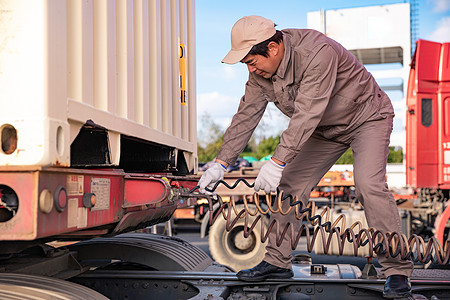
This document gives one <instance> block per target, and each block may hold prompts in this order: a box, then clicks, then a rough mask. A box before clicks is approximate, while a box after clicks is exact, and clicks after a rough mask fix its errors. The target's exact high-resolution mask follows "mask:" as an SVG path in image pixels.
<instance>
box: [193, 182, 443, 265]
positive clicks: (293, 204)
mask: <svg viewBox="0 0 450 300" xmlns="http://www.w3.org/2000/svg"><path fill="white" fill-rule="evenodd" d="M240 182H243V183H244V184H245V185H247V186H248V187H249V188H252V187H253V184H250V183H248V182H247V181H246V180H245V179H243V178H239V179H238V180H236V182H235V183H234V184H233V185H229V184H228V183H226V182H225V181H222V180H220V181H218V182H216V183H215V185H214V186H213V187H212V188H211V189H209V188H206V191H208V192H211V193H212V192H214V191H215V190H216V188H217V187H218V185H219V184H223V185H224V186H225V187H227V188H228V189H234V188H235V187H236V186H237V185H238V184H239V183H240ZM196 189H198V186H197V187H195V188H194V189H192V190H191V191H190V192H193V191H195V190H196ZM287 199H289V207H288V209H287V210H283V208H282V203H283V201H286V200H287ZM209 200H210V199H209ZM252 200H253V204H255V206H256V209H254V210H251V209H250V207H249V203H248V200H247V199H246V198H245V197H244V209H242V210H240V211H238V210H237V208H236V203H235V201H234V200H233V199H231V200H230V202H224V201H223V200H222V198H220V197H218V201H219V204H220V207H219V209H218V211H217V212H216V214H215V215H214V216H213V213H212V212H213V204H212V201H209V210H210V214H209V223H210V225H212V224H214V222H215V221H216V220H217V218H218V217H219V215H222V216H223V218H224V219H225V220H226V221H227V222H226V230H227V231H230V230H231V229H232V228H233V227H234V226H235V224H236V223H237V222H238V221H239V219H241V218H243V219H244V236H245V237H248V236H249V235H250V234H251V233H252V231H253V229H254V228H255V227H256V226H257V223H258V222H259V223H260V226H261V242H263V243H264V242H265V241H266V240H267V239H268V237H269V234H270V233H271V232H272V230H275V233H276V244H277V245H278V246H280V245H281V243H282V241H283V240H284V239H285V238H286V236H287V238H288V239H290V242H291V248H292V250H295V249H296V247H297V245H298V243H299V241H300V237H301V236H302V235H303V234H304V235H305V236H306V246H307V250H308V252H312V250H313V249H314V247H315V244H316V239H317V237H318V236H319V235H320V237H321V242H322V243H321V244H322V249H323V253H324V254H328V253H329V252H330V248H331V246H332V241H333V239H334V240H335V241H336V243H337V245H338V249H339V255H343V252H344V246H345V243H346V242H348V243H350V244H352V245H353V254H354V255H355V256H357V255H358V249H359V248H360V247H364V246H366V245H367V244H368V247H369V249H368V250H369V256H373V255H374V253H377V254H378V255H385V256H386V257H389V256H390V257H397V256H398V255H400V257H401V259H404V260H412V261H414V262H420V263H428V262H430V261H433V262H434V263H439V264H440V265H445V264H447V263H449V262H450V241H449V240H446V241H445V244H444V246H442V245H441V244H440V242H439V241H438V240H437V239H436V238H435V237H432V238H431V239H430V240H429V241H428V242H425V241H424V239H423V238H422V237H420V236H418V235H416V234H413V235H412V236H411V237H409V238H407V237H406V235H404V234H403V233H399V232H395V231H394V232H386V233H384V232H381V231H379V230H376V229H375V228H369V229H366V228H363V225H362V223H361V222H359V221H357V222H354V223H353V224H352V225H351V226H350V227H348V228H347V227H346V217H345V215H344V214H341V215H339V216H338V217H337V218H336V220H335V221H334V222H333V223H332V222H331V210H330V208H328V207H325V208H324V209H323V210H322V212H321V213H320V214H317V208H316V207H315V205H314V202H310V203H308V205H306V206H305V208H303V203H302V202H301V201H299V200H298V198H297V197H296V196H295V197H293V196H292V195H289V194H288V195H284V192H283V191H279V190H278V192H277V197H276V200H275V201H273V202H272V196H271V195H270V194H266V196H265V202H266V205H267V207H268V208H267V209H263V208H262V205H261V203H260V202H261V200H260V196H259V194H258V193H256V192H255V193H254V194H253V197H252ZM292 209H294V210H295V216H296V218H297V220H298V221H299V222H302V225H301V226H300V228H299V229H298V230H297V232H296V230H295V229H294V226H293V224H291V223H290V222H287V223H286V225H285V226H284V227H283V228H280V227H281V226H280V224H279V223H278V222H277V220H276V219H271V222H270V223H269V225H268V227H267V229H265V228H264V227H265V224H264V222H262V221H261V222H260V219H262V216H263V215H267V214H269V213H271V214H278V213H279V214H282V215H286V214H288V213H290V212H291V211H292ZM233 213H234V214H235V217H234V218H233ZM250 216H253V217H255V216H256V218H255V219H254V221H253V222H252V223H251V224H249V223H250V222H249V217H250ZM324 220H325V221H324ZM323 221H324V222H323ZM305 222H306V223H308V222H309V223H310V224H311V225H313V226H315V228H314V230H313V233H312V234H311V233H310V230H309V227H308V225H307V224H305ZM338 225H339V226H338ZM356 227H358V229H357V230H355V228H356ZM341 228H344V230H343V231H342V232H341ZM355 232H357V233H355ZM316 247H317V246H316Z"/></svg>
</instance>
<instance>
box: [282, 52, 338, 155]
mask: <svg viewBox="0 0 450 300" xmlns="http://www.w3.org/2000/svg"><path fill="white" fill-rule="evenodd" d="M320 47H321V48H320V49H318V50H317V52H316V54H315V55H313V54H312V55H313V57H311V59H310V60H309V61H307V62H306V63H308V67H307V68H306V70H305V72H304V73H303V78H302V80H301V82H300V86H299V90H298V93H297V96H296V97H295V99H294V101H295V102H294V114H293V116H292V117H291V120H290V122H289V126H288V128H287V129H286V130H285V131H284V132H283V133H282V134H281V140H280V144H278V146H277V148H276V150H275V153H274V154H273V157H274V158H276V159H278V160H280V161H282V162H287V163H288V162H290V161H291V160H292V159H293V158H294V157H295V156H296V154H297V153H298V152H299V151H300V149H301V147H302V146H303V144H304V143H305V142H306V141H307V140H308V139H309V137H310V136H311V135H312V133H313V132H314V130H315V129H316V127H317V125H318V124H319V122H320V120H321V118H322V116H323V114H324V112H325V109H326V108H327V105H328V103H329V101H330V97H331V93H332V91H333V88H334V85H335V82H336V76H337V67H338V59H337V58H338V56H337V53H336V52H335V50H334V49H333V48H332V47H331V46H329V45H321V46H320Z"/></svg>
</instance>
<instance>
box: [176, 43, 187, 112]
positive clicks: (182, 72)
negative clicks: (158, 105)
mask: <svg viewBox="0 0 450 300" xmlns="http://www.w3.org/2000/svg"><path fill="white" fill-rule="evenodd" d="M178 65H179V69H180V103H181V105H186V47H185V45H184V44H180V58H179V60H178Z"/></svg>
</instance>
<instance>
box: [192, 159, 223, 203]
mask: <svg viewBox="0 0 450 300" xmlns="http://www.w3.org/2000/svg"><path fill="white" fill-rule="evenodd" d="M225 171H226V168H225V167H224V166H223V165H221V164H220V163H217V162H216V163H214V164H213V165H212V166H211V167H210V168H209V169H208V170H206V171H205V173H203V175H202V177H200V180H199V181H198V185H199V186H200V188H199V189H198V190H199V191H200V193H202V194H206V195H213V197H214V198H216V197H217V196H216V195H217V193H216V192H215V191H214V192H208V191H207V190H205V188H208V189H212V188H213V187H214V185H215V184H216V182H217V181H219V180H223V176H224V174H225Z"/></svg>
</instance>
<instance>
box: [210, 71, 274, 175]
mask: <svg viewBox="0 0 450 300" xmlns="http://www.w3.org/2000/svg"><path fill="white" fill-rule="evenodd" d="M253 76H254V75H253V74H250V76H249V80H248V82H247V83H246V86H245V96H244V97H242V98H241V102H240V103H239V108H238V111H237V113H236V114H235V115H234V116H233V119H232V121H231V125H230V126H229V127H228V129H227V130H226V132H225V135H224V137H223V143H222V146H221V147H220V150H219V154H218V155H217V158H218V160H220V161H221V162H223V163H226V164H227V165H226V166H228V165H229V164H234V163H235V162H236V159H237V158H238V157H239V154H241V152H242V151H243V150H244V148H245V146H246V145H247V143H248V141H249V140H250V137H251V136H252V134H253V131H254V130H255V128H256V126H257V125H258V123H259V121H260V120H261V118H262V116H263V115H264V111H265V110H266V106H267V103H268V102H267V100H266V99H265V98H264V94H263V92H262V89H261V87H260V86H259V85H258V84H257V83H256V82H255V80H254V79H253V78H252V77H253ZM224 165H225V164H224Z"/></svg>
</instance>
